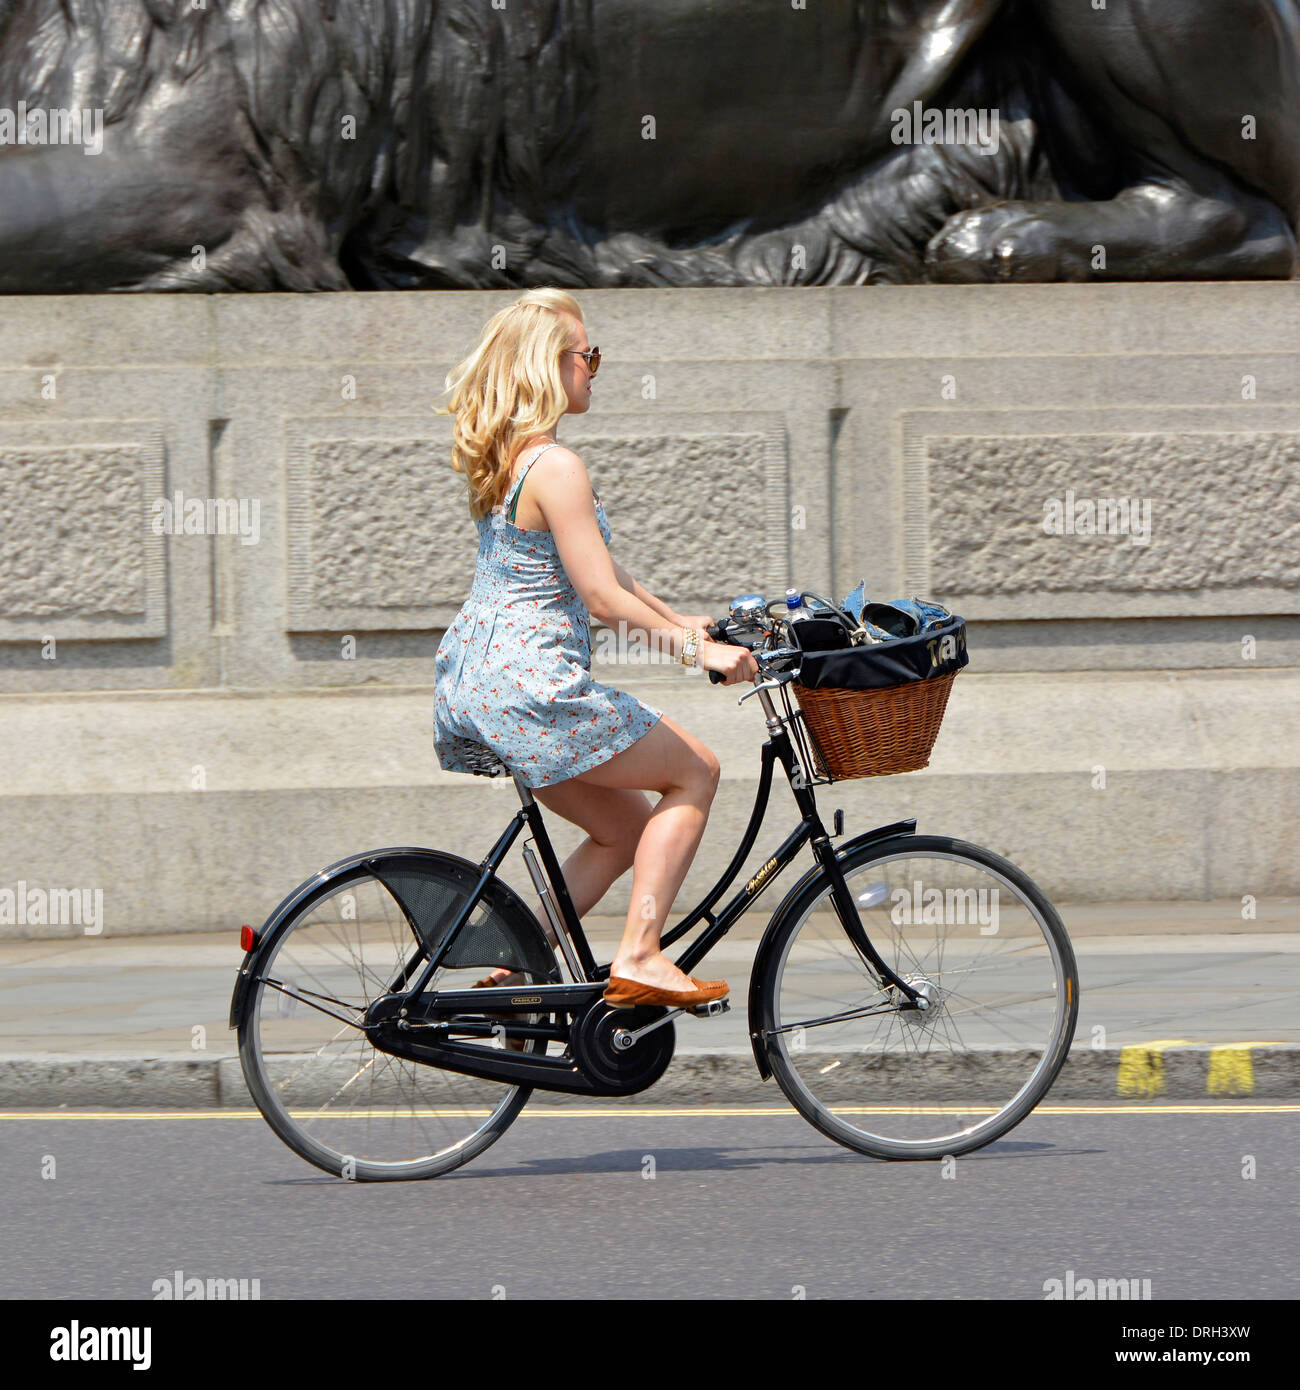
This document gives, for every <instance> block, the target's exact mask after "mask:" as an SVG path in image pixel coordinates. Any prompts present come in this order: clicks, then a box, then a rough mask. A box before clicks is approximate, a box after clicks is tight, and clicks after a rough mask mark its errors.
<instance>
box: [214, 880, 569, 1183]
mask: <svg viewBox="0 0 1300 1390" xmlns="http://www.w3.org/2000/svg"><path fill="white" fill-rule="evenodd" d="M477 878H478V871H477V869H476V868H475V866H473V865H468V864H465V863H463V862H462V861H460V860H458V859H456V858H455V857H453V856H441V855H436V854H418V853H405V854H391V853H390V854H386V855H380V856H375V857H373V858H371V859H369V860H367V861H366V863H364V864H359V863H353V864H352V865H350V866H348V867H345V868H342V869H340V870H338V871H336V872H334V873H332V874H330V876H329V877H328V878H326V879H325V881H324V882H323V883H320V884H319V886H317V887H316V888H314V889H310V890H308V891H307V892H305V894H303V895H301V896H300V895H295V896H294V898H292V899H290V901H289V904H288V906H287V907H285V908H284V909H282V912H281V914H279V916H278V919H273V920H272V921H271V922H270V923H268V925H267V927H266V928H265V931H266V932H267V933H269V936H268V937H267V942H268V944H267V949H266V951H265V953H264V954H263V955H261V956H260V957H259V958H258V959H257V966H256V974H255V977H254V979H253V981H252V983H251V985H250V988H249V991H248V994H247V997H246V999H245V1002H244V1007H243V1012H242V1015H241V1018H240V1023H239V1056H240V1062H241V1064H242V1066H243V1070H244V1078H245V1080H246V1081H247V1083H248V1089H249V1092H250V1093H251V1095H252V1097H253V1099H254V1101H255V1102H256V1104H257V1106H258V1108H259V1109H260V1110H261V1112H262V1114H263V1115H264V1116H265V1118H266V1120H267V1122H268V1123H269V1124H270V1126H271V1128H272V1129H274V1130H275V1132H276V1133H277V1134H278V1135H279V1136H280V1138H281V1139H283V1140H284V1142H285V1143H286V1144H288V1145H289V1147H290V1148H292V1149H293V1150H294V1151H295V1152H296V1153H298V1154H300V1155H301V1156H302V1157H303V1158H305V1159H306V1160H307V1161H308V1162H309V1163H314V1164H315V1165H316V1166H317V1167H319V1168H323V1169H325V1170H326V1171H327V1172H330V1173H336V1174H338V1175H340V1176H342V1177H346V1178H355V1179H358V1180H361V1181H383V1180H391V1179H402V1178H429V1177H435V1176H437V1175H438V1174H440V1173H445V1172H448V1171H449V1170H451V1169H453V1168H456V1167H459V1166H460V1165H461V1164H462V1163H466V1162H468V1161H469V1160H470V1159H471V1158H473V1157H475V1155H477V1154H480V1153H482V1151H483V1150H484V1149H485V1148H487V1147H488V1145H490V1144H492V1143H494V1142H495V1141H496V1140H497V1139H498V1138H500V1136H501V1135H502V1134H503V1133H504V1132H505V1130H506V1129H507V1127H508V1126H509V1125H510V1123H511V1121H513V1120H514V1118H515V1116H516V1115H518V1113H519V1111H520V1110H521V1109H522V1108H523V1106H524V1103H525V1102H526V1101H527V1099H528V1097H529V1095H530V1094H531V1087H527V1086H514V1085H510V1084H508V1083H503V1082H496V1081H487V1080H480V1079H478V1078H477V1077H472V1076H463V1075H461V1074H459V1073H455V1072H447V1071H441V1070H439V1069H436V1068H433V1067H429V1066H424V1065H421V1064H420V1063H417V1062H412V1061H408V1060H406V1059H404V1058H400V1057H394V1056H392V1055H390V1054H389V1053H386V1052H382V1051H379V1050H378V1049H376V1048H375V1047H374V1046H373V1045H372V1044H371V1042H370V1040H369V1038H368V1037H367V1035H366V1033H365V1032H364V1031H363V1030H362V1028H361V1027H360V1024H361V1021H362V1018H363V1016H364V1014H365V1011H366V1009H367V1007H368V1006H369V1005H370V1004H371V1003H372V1002H373V1001H374V1000H375V999H377V998H380V997H382V996H383V995H384V994H387V993H389V992H390V991H391V989H392V988H393V986H394V982H396V981H398V979H399V977H400V976H401V973H402V971H403V968H404V967H405V965H406V964H407V963H408V962H410V961H411V960H412V958H413V957H415V956H416V955H417V953H418V952H419V949H420V948H419V944H418V942H417V933H418V934H419V939H420V940H421V941H423V942H424V943H426V944H430V943H437V942H439V941H441V939H442V937H443V935H444V934H445V932H446V930H447V929H448V927H450V925H451V923H452V922H453V921H454V919H455V917H456V914H457V912H458V911H459V910H460V908H461V907H463V906H464V904H465V902H466V901H468V899H469V897H470V895H471V894H472V892H473V889H474V885H475V883H476V881H477ZM424 959H427V957H424V956H421V963H423V960H424ZM497 967H504V968H507V969H510V970H512V971H519V972H520V974H521V975H522V976H523V982H524V983H527V984H543V983H554V982H555V981H556V980H558V978H559V975H558V970H557V968H556V962H555V957H554V954H553V952H552V951H551V948H550V946H549V944H548V943H547V941H546V938H545V936H544V934H543V933H542V931H541V928H540V927H539V926H538V925H537V923H536V919H535V918H534V917H533V915H532V914H531V913H530V912H529V911H528V909H527V908H526V907H525V906H524V905H523V903H522V902H521V901H520V900H519V899H518V897H517V896H516V895H515V894H514V893H513V892H512V891H511V890H510V889H509V888H508V887H507V886H506V885H505V884H504V883H502V882H501V881H500V880H493V882H492V883H490V884H489V886H488V890H487V891H486V892H485V894H484V897H483V898H482V899H481V900H480V901H479V902H478V903H477V904H476V906H475V909H474V912H473V914H472V915H471V917H470V919H469V921H468V922H467V923H466V925H465V927H464V929H463V930H462V931H461V933H460V935H459V937H458V938H457V941H456V943H455V945H454V947H453V950H452V952H451V953H450V954H449V957H448V960H447V961H446V963H445V965H444V967H443V968H441V969H439V970H438V972H437V973H436V974H435V976H434V977H433V980H432V981H431V982H430V984H429V986H428V988H429V990H438V989H466V988H469V987H470V986H472V985H473V984H474V983H475V982H476V981H477V980H478V979H479V978H481V977H483V976H484V975H485V973H486V972H487V971H489V970H492V969H494V968H497ZM413 973H414V972H413ZM485 1017H486V1015H477V1016H475V1018H474V1022H476V1023H478V1024H479V1025H482V1024H483V1022H484V1019H485ZM467 1018H468V1016H467ZM489 1021H490V1022H491V1021H492V1020H489ZM519 1021H520V1022H536V1021H540V1020H539V1018H537V1017H536V1016H520V1019H519ZM457 1041H464V1042H470V1043H473V1042H480V1043H482V1045H483V1046H484V1047H485V1048H490V1047H493V1046H502V1045H503V1044H504V1038H503V1037H502V1036H501V1030H500V1029H498V1033H497V1037H496V1038H484V1037H483V1036H482V1035H481V1031H480V1035H479V1036H472V1035H469V1034H466V1035H464V1036H461V1037H458V1038H457ZM523 1046H524V1050H525V1051H527V1052H543V1053H544V1052H545V1050H546V1042H545V1041H544V1040H542V1039H540V1038H530V1039H528V1040H527V1041H525V1042H524V1044H523Z"/></svg>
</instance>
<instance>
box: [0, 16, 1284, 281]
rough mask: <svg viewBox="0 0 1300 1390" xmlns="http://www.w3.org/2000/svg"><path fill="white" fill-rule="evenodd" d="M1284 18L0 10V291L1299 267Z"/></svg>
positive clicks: (1145, 273)
mask: <svg viewBox="0 0 1300 1390" xmlns="http://www.w3.org/2000/svg"><path fill="white" fill-rule="evenodd" d="M1298 59H1300V0H1106V3H1105V6H1104V8H1102V9H1096V8H1094V7H1093V4H1092V3H1091V0H1032V3H1028V2H1023V0H841V2H840V3H829V0H807V3H804V0H789V3H785V0H782V3H772V4H766V5H761V6H760V5H757V4H754V3H752V0H675V3H674V4H673V5H672V6H671V7H662V6H659V5H656V4H655V3H653V0H506V3H505V4H504V7H502V8H494V6H493V4H492V0H404V3H402V4H395V3H392V0H207V3H206V4H205V6H204V7H203V8H200V9H195V8H193V5H192V3H191V0H0V293H6V294H15V293H33V292H46V293H66V292H77V291H93V290H99V291H103V290H133V289H134V290H199V291H226V290H294V289H313V290H314V289H348V288H355V289H448V288H472V289H489V288H514V287H520V286H527V285H532V284H541V283H547V284H559V285H565V286H570V287H579V286H650V285H851V284H872V283H908V282H917V281H926V280H930V281H998V280H1003V281H1043V280H1099V279H1111V280H1115V279H1211V278H1228V277H1256V278H1259V277H1275V278H1276V277H1281V278H1286V277H1290V276H1291V275H1293V273H1294V271H1295V265H1296V240H1295V232H1296V225H1297V216H1298V215H1300V81H1298V73H1297V62H1298Z"/></svg>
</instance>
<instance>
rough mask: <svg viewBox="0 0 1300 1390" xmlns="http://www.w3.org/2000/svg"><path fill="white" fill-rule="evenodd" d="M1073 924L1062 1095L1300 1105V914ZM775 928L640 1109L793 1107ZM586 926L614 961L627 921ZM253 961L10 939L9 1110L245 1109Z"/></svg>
mask: <svg viewBox="0 0 1300 1390" xmlns="http://www.w3.org/2000/svg"><path fill="white" fill-rule="evenodd" d="M1061 912H1062V916H1063V918H1064V920H1065V923H1066V926H1067V929H1068V930H1069V932H1070V935H1071V938H1072V940H1073V941H1074V944H1075V949H1076V952H1077V954H1078V959H1079V977H1080V1012H1079V1024H1078V1030H1077V1033H1076V1039H1075V1047H1074V1050H1073V1052H1072V1055H1071V1060H1070V1062H1069V1063H1068V1064H1067V1068H1066V1070H1065V1072H1063V1073H1062V1076H1061V1078H1060V1080H1059V1081H1058V1083H1057V1086H1056V1089H1055V1090H1054V1092H1053V1096H1054V1097H1056V1096H1057V1095H1060V1096H1061V1097H1065V1096H1067V1095H1068V1096H1071V1097H1073V1098H1091V1099H1097V1100H1112V1099H1115V1098H1116V1097H1122V1096H1130V1097H1134V1098H1151V1097H1155V1096H1164V1097H1171V1098H1177V1097H1186V1098H1191V1097H1198V1098H1204V1097H1206V1096H1207V1095H1215V1094H1226V1095H1257V1096H1287V1097H1295V1098H1297V1099H1300V929H1298V928H1300V902H1298V901H1297V900H1296V899H1273V900H1265V901H1262V902H1260V903H1259V904H1258V907H1257V918H1256V920H1253V921H1242V919H1241V915H1240V904H1239V903H1237V902H1213V903H1205V902H1192V903H1112V904H1104V905H1095V904H1090V905H1080V906H1069V905H1066V906H1064V907H1063V908H1062V909H1061ZM765 922H766V918H765V917H762V918H759V917H757V915H756V920H755V922H754V923H753V924H750V923H742V924H741V925H740V926H739V927H738V928H737V929H736V931H735V932H733V933H732V935H730V936H728V937H727V938H724V940H723V941H722V942H721V943H720V945H719V946H718V947H717V948H715V950H714V951H713V952H711V953H710V954H709V956H708V957H707V958H706V960H705V963H704V966H703V967H700V968H702V969H704V971H705V973H706V974H707V975H708V976H709V977H710V978H717V977H723V978H726V979H728V980H730V981H731V982H732V985H733V991H734V993H733V1008H732V1010H731V1012H730V1013H728V1014H726V1015H724V1016H723V1017H721V1018H719V1019H712V1020H698V1019H693V1018H684V1019H681V1020H680V1021H679V1023H678V1025H677V1056H676V1059H675V1061H674V1063H673V1065H672V1066H671V1067H670V1068H669V1070H668V1072H667V1074H666V1075H665V1076H664V1078H663V1079H662V1080H661V1081H660V1082H659V1083H658V1084H657V1085H656V1086H655V1088H654V1089H653V1091H651V1092H649V1093H646V1095H645V1096H643V1097H639V1098H638V1097H633V1098H631V1100H632V1101H633V1102H635V1101H637V1100H639V1101H640V1103H642V1104H644V1103H646V1102H647V1101H649V1102H651V1103H655V1104H675V1103H683V1102H689V1101H691V1100H695V1101H706V1100H707V1101H708V1102H709V1103H722V1104H725V1103H733V1104H742V1103H752V1102H753V1101H755V1100H762V1101H765V1102H767V1103H775V1104H781V1103H783V1097H781V1095H780V1094H779V1092H778V1091H777V1090H776V1089H775V1086H774V1084H773V1083H771V1082H769V1083H767V1085H766V1086H764V1085H762V1083H760V1082H759V1080H758V1075H757V1072H756V1070H755V1068H754V1063H753V1059H752V1056H751V1054H750V1050H749V1045H748V1037H747V1022H746V1017H745V993H746V991H745V984H746V981H747V979H748V972H749V965H750V962H751V960H752V957H753V953H754V950H755V947H756V945H757V941H758V938H759V936H760V935H761V931H762V928H763V926H764V925H765ZM587 928H588V932H589V935H590V937H591V939H592V943H593V949H594V950H595V952H596V955H597V958H598V959H602V960H607V959H609V957H610V955H611V954H612V952H613V948H614V943H615V942H616V941H617V939H618V935H619V933H620V931H621V928H622V920H621V919H614V918H610V917H593V918H591V919H589V921H588V923H587ZM241 959H242V953H241V951H240V949H239V942H238V933H237V931H235V930H231V931H229V932H223V933H221V934H220V935H219V936H214V935H212V934H188V935H187V934H177V935H169V936H134V937H111V936H103V937H87V936H82V937H78V938H75V939H62V940H46V941H6V942H0V1106H45V1105H60V1104H63V1105H68V1106H92V1105H93V1106H115V1107H120V1108H132V1107H136V1106H155V1105H157V1106H167V1105H198V1106H208V1105H247V1104H248V1103H249V1101H248V1096H247V1092H246V1091H245V1090H244V1086H243V1079H242V1074H241V1072H240V1068H239V1063H238V1060H237V1056H236V1045H235V1035H234V1033H233V1032H231V1031H230V1029H229V1028H228V1027H227V1026H226V1017H227V1012H228V1009H229V1003H230V994H231V990H232V988H233V985H234V980H235V972H236V969H237V967H238V965H239V963H240V961H241ZM698 972H699V968H697V973H698ZM552 1099H553V1098H551V1097H548V1103H550V1101H551V1100H552ZM556 1099H558V1098H556ZM585 1103H587V1104H590V1103H591V1102H590V1101H587V1102H585ZM601 1103H602V1104H603V1103H606V1102H601ZM615 1103H616V1102H615Z"/></svg>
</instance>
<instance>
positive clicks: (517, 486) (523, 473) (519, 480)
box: [506, 439, 560, 522]
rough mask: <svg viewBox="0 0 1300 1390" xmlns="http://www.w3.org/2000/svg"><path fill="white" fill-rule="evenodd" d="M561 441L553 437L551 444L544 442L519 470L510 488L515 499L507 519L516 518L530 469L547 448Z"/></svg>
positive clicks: (551, 447)
mask: <svg viewBox="0 0 1300 1390" xmlns="http://www.w3.org/2000/svg"><path fill="white" fill-rule="evenodd" d="M559 442H560V441H559V440H558V439H553V440H551V442H550V443H549V444H543V445H542V446H541V448H539V449H538V450H537V451H536V452H535V453H534V454H533V456H532V458H530V459H529V460H528V462H527V463H525V464H524V466H523V467H522V468H521V469H520V470H519V477H518V478H517V479H516V480H515V484H514V486H513V487H512V488H511V489H510V493H511V495H513V497H514V500H513V501H512V502H511V503H510V511H509V513H508V515H507V517H506V520H507V521H510V522H513V521H514V519H515V508H516V507H517V506H518V505H519V490H520V489H521V488H522V487H523V485H524V479H525V477H527V475H528V470H529V469H530V468H531V467H532V466H533V464H535V463H536V462H537V460H538V459H539V458H541V456H542V455H543V454H544V453H545V452H546V451H547V449H553V448H555V446H556V445H557V444H558V443H559Z"/></svg>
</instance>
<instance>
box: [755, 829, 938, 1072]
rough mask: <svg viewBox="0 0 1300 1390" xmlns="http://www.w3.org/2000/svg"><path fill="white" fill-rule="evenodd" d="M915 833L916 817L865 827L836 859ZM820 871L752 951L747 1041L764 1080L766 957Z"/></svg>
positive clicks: (795, 892) (782, 908)
mask: <svg viewBox="0 0 1300 1390" xmlns="http://www.w3.org/2000/svg"><path fill="white" fill-rule="evenodd" d="M915 834H916V821H915V820H900V821H895V822H894V823H893V824H892V825H882V826H880V827H879V828H878V829H876V830H868V831H867V832H866V833H865V834H862V835H855V836H853V838H852V839H851V840H845V841H844V843H843V844H842V845H840V846H838V847H837V849H836V851H835V857H836V859H843V858H844V857H845V856H846V855H849V854H852V853H853V852H854V851H855V850H859V849H861V848H862V847H863V846H864V845H876V844H884V843H885V842H886V841H888V840H894V839H903V838H904V837H905V836H907V835H915ZM821 873H822V866H821V865H820V864H814V865H813V866H812V868H811V869H809V870H808V872H807V873H805V874H804V876H803V877H802V878H801V879H800V880H799V881H798V882H797V883H796V884H795V885H794V886H793V887H792V888H791V889H790V891H789V892H788V893H787V894H786V895H785V897H784V898H782V899H781V901H780V903H779V904H778V905H777V909H776V911H775V912H774V913H773V914H772V919H771V921H769V922H768V924H767V930H766V931H765V932H764V933H763V939H762V940H761V941H760V942H759V943H758V950H757V951H756V952H755V954H754V965H753V970H752V972H751V974H750V977H749V1043H750V1046H751V1047H752V1048H753V1049H754V1061H755V1063H756V1064H757V1065H758V1074H759V1076H761V1077H762V1078H763V1080H764V1081H766V1080H767V1079H768V1077H769V1076H771V1075H772V1068H771V1066H770V1065H769V1063H768V1060H767V1041H766V1039H765V1037H764V1035H763V1031H762V1030H763V1017H764V1005H765V1004H766V1003H767V996H766V993H765V986H764V980H765V979H766V977H767V964H768V960H769V959H770V957H771V955H772V952H773V951H774V950H775V949H776V943H777V940H778V938H779V937H780V935H781V931H782V928H783V927H784V926H785V924H786V922H787V921H788V920H789V918H790V917H791V916H793V915H795V914H797V913H798V912H799V911H800V910H801V907H802V900H803V898H804V895H805V894H806V893H808V892H809V890H810V887H811V885H812V883H813V881H814V880H815V879H818V878H820V877H821Z"/></svg>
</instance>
